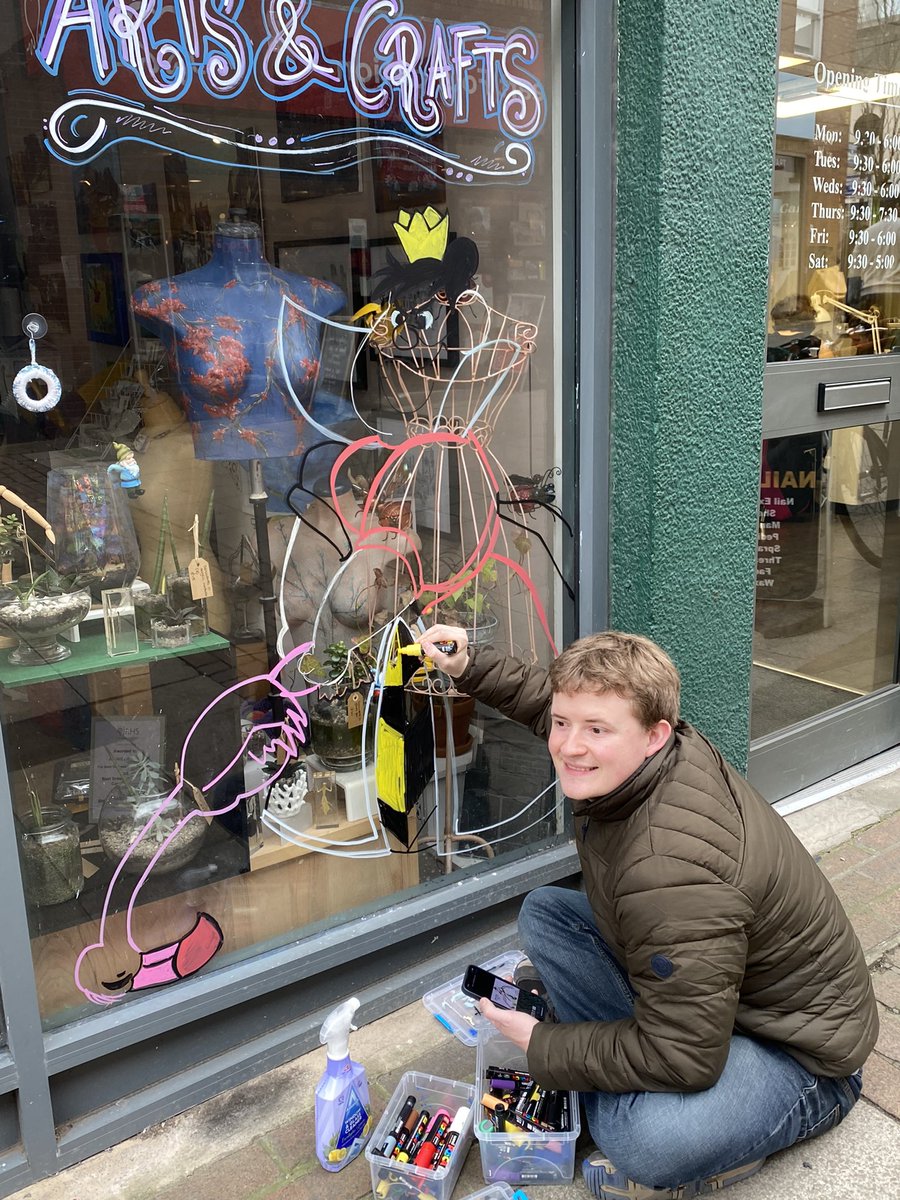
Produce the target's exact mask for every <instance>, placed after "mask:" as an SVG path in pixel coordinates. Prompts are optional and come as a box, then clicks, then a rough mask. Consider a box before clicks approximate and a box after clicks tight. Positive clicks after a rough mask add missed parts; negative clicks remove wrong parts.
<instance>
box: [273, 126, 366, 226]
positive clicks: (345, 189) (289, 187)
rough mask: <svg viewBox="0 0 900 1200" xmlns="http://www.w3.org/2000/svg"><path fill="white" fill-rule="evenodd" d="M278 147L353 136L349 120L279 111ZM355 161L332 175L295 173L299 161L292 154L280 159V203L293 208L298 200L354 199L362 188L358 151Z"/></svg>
mask: <svg viewBox="0 0 900 1200" xmlns="http://www.w3.org/2000/svg"><path fill="white" fill-rule="evenodd" d="M275 126H276V130H277V135H278V142H279V145H282V146H284V145H287V144H289V143H290V142H291V140H293V141H294V142H305V141H313V140H314V139H316V138H321V137H323V135H325V134H329V133H346V134H347V135H348V137H349V136H350V133H351V128H352V126H351V123H349V122H348V120H347V118H346V117H340V116H319V115H312V114H308V113H299V112H292V111H290V110H287V109H281V108H280V109H279V110H278V112H277V114H276V117H275ZM355 150H356V156H355V160H354V161H353V162H352V163H351V164H350V165H349V166H344V167H341V168H340V169H339V170H335V171H333V172H332V173H330V174H329V173H327V172H323V173H320V174H315V173H305V172H301V171H297V170H296V169H295V166H296V162H297V160H296V159H295V158H293V157H292V156H291V155H290V154H281V155H279V160H278V162H279V166H280V168H281V170H280V182H281V201H282V203H283V204H292V203H293V202H294V201H297V200H319V199H321V198H322V197H323V196H342V195H352V194H354V193H356V192H359V191H360V190H361V188H362V180H361V175H360V169H359V147H358V146H357V147H356V148H355Z"/></svg>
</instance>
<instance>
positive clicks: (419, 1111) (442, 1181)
mask: <svg viewBox="0 0 900 1200" xmlns="http://www.w3.org/2000/svg"><path fill="white" fill-rule="evenodd" d="M474 1114H475V1089H474V1087H472V1085H471V1084H468V1083H459V1082H458V1081H456V1080H454V1079H441V1078H439V1077H438V1076H436V1075H425V1074H422V1073H421V1072H419V1071H407V1073H406V1074H405V1075H404V1076H403V1078H402V1079H401V1080H400V1082H399V1084H398V1085H397V1088H396V1090H395V1091H394V1093H393V1095H392V1096H391V1098H390V1100H389V1101H388V1104H387V1107H386V1108H385V1110H384V1112H383V1113H382V1115H381V1120H380V1121H379V1122H378V1124H377V1126H376V1127H375V1132H374V1133H373V1134H372V1136H371V1138H370V1139H369V1143H368V1145H367V1146H366V1151H365V1154H366V1159H367V1160H368V1163H369V1170H370V1171H371V1175H372V1192H373V1194H374V1195H375V1197H376V1200H411V1198H412V1197H415V1198H416V1200H418V1198H419V1197H423V1196H425V1197H429V1198H430V1200H431V1198H433V1200H450V1195H451V1193H452V1191H453V1188H454V1185H455V1184H456V1180H457V1179H458V1178H459V1173H460V1171H461V1170H462V1166H463V1163H464V1162H465V1159H466V1155H467V1154H468V1152H469V1146H470V1145H471V1142H472V1122H473V1119H474Z"/></svg>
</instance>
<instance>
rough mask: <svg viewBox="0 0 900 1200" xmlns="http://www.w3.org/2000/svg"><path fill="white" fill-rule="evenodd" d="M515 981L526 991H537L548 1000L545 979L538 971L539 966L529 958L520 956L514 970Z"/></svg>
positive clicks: (517, 985)
mask: <svg viewBox="0 0 900 1200" xmlns="http://www.w3.org/2000/svg"><path fill="white" fill-rule="evenodd" d="M513 983H514V984H515V985H516V987H520V988H521V989H522V990H523V991H525V992H537V994H538V995H539V996H543V997H544V999H545V1000H546V998H547V993H546V991H545V990H544V981H543V980H542V979H541V977H540V975H538V973H537V967H535V965H534V963H533V962H532V961H531V960H530V959H528V958H520V959H519V961H518V962H517V963H516V965H515V968H514V970H513Z"/></svg>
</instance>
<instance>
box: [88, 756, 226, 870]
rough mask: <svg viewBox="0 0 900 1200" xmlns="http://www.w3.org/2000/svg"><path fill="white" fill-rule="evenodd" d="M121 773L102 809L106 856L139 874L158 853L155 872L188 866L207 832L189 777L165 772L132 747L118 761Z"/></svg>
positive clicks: (99, 827)
mask: <svg viewBox="0 0 900 1200" xmlns="http://www.w3.org/2000/svg"><path fill="white" fill-rule="evenodd" d="M118 770H119V774H120V775H121V776H122V779H121V782H120V784H119V785H118V786H116V787H115V788H114V789H113V790H112V792H110V794H109V796H107V798H106V800H105V801H104V802H103V807H102V808H101V809H100V820H99V822H98V832H99V835H100V845H101V846H102V847H103V852H104V854H105V855H106V857H107V858H108V859H109V860H110V862H113V863H116V864H118V863H119V862H122V861H123V860H124V864H123V867H122V869H123V871H125V872H126V873H127V874H130V875H138V874H140V873H141V872H143V871H144V869H145V868H146V867H148V866H149V865H150V862H151V860H152V859H153V858H154V857H155V856H156V855H157V854H158V855H159V857H158V859H157V860H156V862H155V864H154V866H153V872H154V874H155V875H166V874H168V873H169V872H170V871H177V870H178V869H179V868H181V867H184V866H186V865H187V864H188V863H189V862H190V861H191V860H192V859H193V858H194V857H195V855H196V854H197V852H198V851H199V849H200V847H201V846H202V845H203V841H204V839H205V837H206V832H207V829H208V828H209V823H208V821H209V819H208V817H207V814H206V813H205V812H204V811H203V809H202V808H201V806H200V804H199V795H200V794H199V792H198V790H197V789H196V788H195V787H194V786H193V785H192V784H190V783H188V782H186V781H185V780H181V781H180V783H177V782H176V780H175V777H174V776H173V775H171V774H170V773H169V772H167V771H166V770H165V769H164V768H163V767H162V766H160V764H159V763H157V762H154V761H153V760H152V759H151V758H149V757H148V756H147V755H146V754H142V753H139V752H138V753H135V754H133V755H130V756H129V758H128V759H126V761H125V763H124V764H121V765H120V766H119V767H118Z"/></svg>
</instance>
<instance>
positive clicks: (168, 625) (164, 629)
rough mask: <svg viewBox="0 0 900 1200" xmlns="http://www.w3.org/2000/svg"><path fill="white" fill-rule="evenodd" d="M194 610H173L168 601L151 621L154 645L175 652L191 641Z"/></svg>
mask: <svg viewBox="0 0 900 1200" xmlns="http://www.w3.org/2000/svg"><path fill="white" fill-rule="evenodd" d="M193 616H194V609H193V608H173V607H172V605H171V604H170V603H169V602H168V601H167V602H166V603H165V605H164V606H162V607H160V608H159V611H158V613H157V615H156V616H155V617H153V618H152V619H151V621H150V632H151V635H152V638H153V645H154V646H157V647H158V648H159V649H160V650H175V649H177V648H178V647H179V646H187V645H189V643H190V640H191V619H192V617H193Z"/></svg>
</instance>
